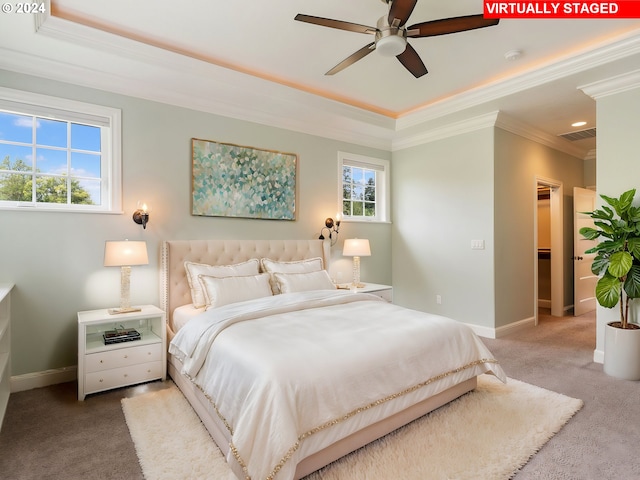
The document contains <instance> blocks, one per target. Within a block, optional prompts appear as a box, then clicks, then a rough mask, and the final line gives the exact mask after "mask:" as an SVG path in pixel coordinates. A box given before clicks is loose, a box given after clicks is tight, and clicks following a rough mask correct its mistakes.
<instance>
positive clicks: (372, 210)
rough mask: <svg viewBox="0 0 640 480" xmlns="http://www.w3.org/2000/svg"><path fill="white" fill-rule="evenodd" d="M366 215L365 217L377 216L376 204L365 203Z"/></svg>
mask: <svg viewBox="0 0 640 480" xmlns="http://www.w3.org/2000/svg"><path fill="white" fill-rule="evenodd" d="M364 215H365V217H375V216H376V204H375V203H371V202H365V204H364Z"/></svg>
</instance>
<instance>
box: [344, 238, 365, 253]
mask: <svg viewBox="0 0 640 480" xmlns="http://www.w3.org/2000/svg"><path fill="white" fill-rule="evenodd" d="M342 255H344V256H345V257H369V256H371V247H370V246H369V240H367V239H366V238H348V239H346V240H345V241H344V248H343V249H342Z"/></svg>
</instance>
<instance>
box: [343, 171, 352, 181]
mask: <svg viewBox="0 0 640 480" xmlns="http://www.w3.org/2000/svg"><path fill="white" fill-rule="evenodd" d="M342 181H343V182H344V183H351V182H352V175H351V167H342Z"/></svg>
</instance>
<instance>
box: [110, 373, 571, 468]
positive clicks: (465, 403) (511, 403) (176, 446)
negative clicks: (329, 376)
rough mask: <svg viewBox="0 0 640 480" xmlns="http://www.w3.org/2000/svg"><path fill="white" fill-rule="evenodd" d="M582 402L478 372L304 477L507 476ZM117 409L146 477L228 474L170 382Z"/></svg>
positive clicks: (538, 447) (210, 442)
mask: <svg viewBox="0 0 640 480" xmlns="http://www.w3.org/2000/svg"><path fill="white" fill-rule="evenodd" d="M581 407H582V401H581V400H577V399H574V398H570V397H567V396H564V395H561V394H559V393H555V392H551V391H549V390H545V389H542V388H539V387H536V386H533V385H529V384H527V383H523V382H519V381H517V380H512V379H510V380H509V382H508V384H507V385H503V384H502V383H500V382H499V381H498V380H496V379H495V378H494V377H492V376H489V375H483V376H481V377H480V378H479V383H478V388H477V389H476V390H475V391H474V392H472V393H470V394H467V395H464V396H463V397H461V398H459V399H457V400H455V401H454V402H452V403H450V404H448V405H445V406H444V407H442V408H440V409H438V410H436V411H435V412H432V413H431V414H429V415H427V416H425V417H422V418H420V419H418V420H416V421H415V422H413V423H411V424H409V425H407V426H405V427H403V428H402V429H400V430H398V431H396V432H394V433H392V434H390V435H387V436H386V437H384V438H383V439H381V440H378V441H377V442H374V443H372V444H370V445H367V446H366V447H364V448H362V449H360V450H358V451H356V452H353V453H352V454H350V455H348V456H346V457H344V458H342V459H340V460H338V461H337V462H334V463H333V464H331V465H329V466H327V467H325V468H324V469H322V470H320V471H318V472H315V473H314V474H311V475H310V476H308V477H306V478H307V479H308V480H356V479H373V478H375V479H389V478H402V479H404V480H411V479H415V480H425V479H433V480H439V479H456V480H464V479H474V480H476V479H483V480H492V479H496V480H497V479H508V478H510V477H511V476H512V475H513V474H514V473H515V472H516V471H517V470H518V469H519V468H520V467H521V466H523V465H524V464H525V463H526V462H527V461H528V459H529V458H531V456H532V455H534V454H535V453H536V452H537V451H538V450H539V449H540V448H541V447H542V446H543V445H544V444H545V443H546V442H547V441H548V440H549V439H550V438H551V437H552V436H553V435H554V434H555V433H556V432H558V431H559V430H560V429H561V428H562V426H563V425H564V424H565V423H566V422H567V421H568V420H569V419H570V418H571V417H572V416H573V415H574V414H575V413H576V412H577V411H578V410H580V408H581ZM122 408H123V410H124V414H125V418H126V421H127V425H128V427H129V431H130V432H131V437H132V439H133V441H134V443H135V447H136V452H137V454H138V458H139V460H140V465H141V466H142V470H143V472H144V475H145V477H146V479H147V480H160V479H167V480H168V479H171V480H176V479H214V480H231V479H235V477H234V476H233V474H232V473H231V472H230V470H229V469H228V467H227V465H226V463H225V460H224V458H223V457H222V454H221V453H220V451H219V450H218V448H217V447H216V446H215V444H214V443H213V441H212V440H211V438H210V437H209V435H208V433H207V431H206V429H205V428H204V426H203V425H202V424H201V423H200V421H199V420H198V418H197V416H196V414H195V413H194V411H193V410H192V409H191V407H190V406H189V405H188V403H187V401H186V400H185V398H184V397H183V396H182V394H181V393H180V392H179V390H178V389H177V388H176V387H175V386H172V387H171V388H168V389H164V390H161V391H158V392H153V393H149V394H145V395H141V396H138V397H133V398H125V399H123V400H122ZM254 480H259V479H254Z"/></svg>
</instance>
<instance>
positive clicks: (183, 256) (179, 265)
mask: <svg viewBox="0 0 640 480" xmlns="http://www.w3.org/2000/svg"><path fill="white" fill-rule="evenodd" d="M328 243H329V242H324V241H322V240H168V241H164V242H162V246H161V249H160V308H162V309H163V310H164V311H165V314H166V318H167V323H169V322H170V321H171V315H172V314H173V311H174V310H175V309H176V308H178V307H180V306H182V305H186V304H189V303H191V293H190V290H189V284H188V282H187V274H186V272H185V268H184V262H185V261H190V262H196V263H206V264H207V265H231V264H233V263H239V262H244V261H247V260H249V259H252V258H257V259H260V258H265V257H266V258H270V259H272V260H278V261H282V262H290V261H294V260H304V259H305V258H315V257H321V258H322V259H323V261H324V266H325V269H327V270H328V269H329V258H330V257H329V245H328Z"/></svg>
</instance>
